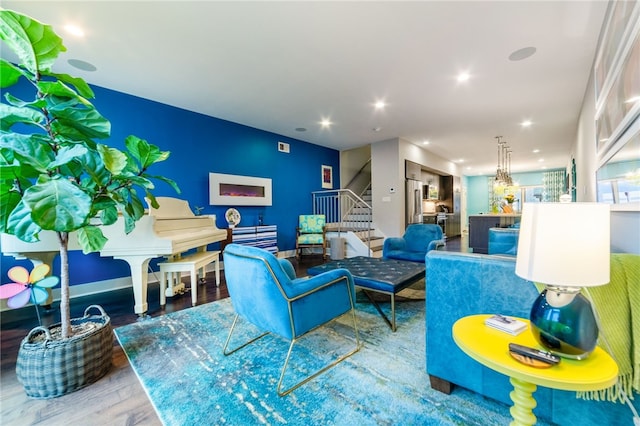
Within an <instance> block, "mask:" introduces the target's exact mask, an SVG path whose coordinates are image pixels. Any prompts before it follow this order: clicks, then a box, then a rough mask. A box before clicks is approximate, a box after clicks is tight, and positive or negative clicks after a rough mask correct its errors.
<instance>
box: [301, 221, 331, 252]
mask: <svg viewBox="0 0 640 426" xmlns="http://www.w3.org/2000/svg"><path fill="white" fill-rule="evenodd" d="M326 232H327V227H326V219H325V216H324V215H323V214H306V215H300V217H299V219H298V227H297V228H296V257H297V258H298V259H299V258H300V255H301V254H302V249H303V248H321V249H322V257H323V259H326V258H327V236H326Z"/></svg>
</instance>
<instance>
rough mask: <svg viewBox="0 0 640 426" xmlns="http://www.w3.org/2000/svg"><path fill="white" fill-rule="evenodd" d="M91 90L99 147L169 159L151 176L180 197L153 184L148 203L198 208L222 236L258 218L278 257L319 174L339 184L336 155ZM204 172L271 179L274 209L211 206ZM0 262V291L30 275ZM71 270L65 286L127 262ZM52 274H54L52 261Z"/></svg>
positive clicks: (291, 244) (123, 269) (95, 258)
mask: <svg viewBox="0 0 640 426" xmlns="http://www.w3.org/2000/svg"><path fill="white" fill-rule="evenodd" d="M92 88H93V89H94V92H95V95H96V97H95V99H93V100H92V102H93V104H94V105H95V106H96V108H97V109H98V111H100V113H101V114H102V115H103V116H105V117H106V118H107V119H109V120H110V121H111V126H112V128H111V137H110V139H108V140H106V141H101V142H102V143H106V144H108V145H110V146H114V147H117V148H119V149H124V139H125V138H126V137H127V136H128V135H131V134H133V135H136V136H138V137H140V138H143V139H146V140H147V141H148V142H149V143H152V144H154V145H157V146H159V147H160V149H161V150H164V151H171V156H170V157H169V159H168V160H167V161H165V162H163V163H158V164H156V165H154V166H153V167H152V168H151V169H150V173H151V174H154V175H162V176H166V177H168V178H170V179H173V180H174V181H176V182H177V184H178V186H179V187H180V189H181V191H182V193H181V194H176V193H175V191H174V190H173V188H171V187H170V186H169V185H167V184H165V183H164V182H159V183H158V184H157V187H156V190H155V191H154V195H156V196H167V197H177V198H182V199H184V200H188V201H189V204H190V205H191V208H192V209H194V210H195V207H203V210H202V211H201V214H215V215H216V224H217V226H218V228H227V223H226V221H225V219H224V213H225V211H226V210H227V209H228V208H229V207H235V208H236V209H237V210H238V211H239V212H240V215H241V216H242V220H241V222H240V225H239V226H253V225H257V224H258V216H259V215H262V216H263V218H264V224H265V225H277V226H278V248H279V250H281V251H284V250H293V249H294V248H295V228H296V226H297V223H298V215H300V214H308V213H311V211H312V198H311V192H313V191H318V190H321V189H322V183H321V173H320V171H321V166H322V165H328V166H332V167H333V173H334V176H333V182H340V175H339V173H340V172H339V170H340V167H339V161H340V153H339V151H337V150H334V149H329V148H325V147H322V146H319V145H314V144H311V143H308V142H305V141H302V140H298V139H292V138H288V137H285V136H282V135H278V134H274V133H270V132H267V131H263V130H259V129H256V128H252V127H248V126H243V125H240V124H237V123H232V122H229V121H225V120H221V119H218V118H214V117H209V116H206V115H203V114H198V113H194V112H191V111H187V110H184V109H180V108H175V107H172V106H169V105H165V104H161V103H158V102H153V101H150V100H148V99H142V98H139V97H135V96H131V95H127V94H124V93H120V92H115V91H112V90H108V89H104V88H101V87H95V86H92ZM23 89H24V87H19V88H17V90H14V88H12V89H11V93H12V94H16V95H18V96H21V95H23V96H24V98H25V99H29V98H30V97H31V96H32V95H31V94H30V92H26V93H29V94H28V95H25V94H24V93H20V92H21V91H22V90H23ZM159 90H163V89H162V88H159ZM278 142H286V143H288V144H289V145H290V153H283V152H279V151H278ZM210 172H215V173H227V174H235V175H245V176H255V177H262V178H270V179H272V190H273V205H272V206H265V207H254V206H250V207H244V206H210V205H209V173H210ZM215 246H218V244H215V245H214V247H215ZM212 248H213V247H212ZM1 261H2V264H1V273H2V278H1V280H2V281H1V283H5V282H9V279H8V277H7V270H8V269H9V268H11V267H12V266H14V265H16V264H21V265H24V266H26V267H27V268H28V269H31V264H30V262H26V261H15V260H14V259H13V258H12V257H6V256H2V259H1ZM155 263H157V261H156V262H152V265H155ZM69 265H70V273H69V275H70V283H71V285H77V284H84V283H90V282H94V281H100V280H106V279H112V278H119V277H124V276H129V275H130V274H129V268H128V265H127V263H126V262H125V261H123V260H113V259H110V258H102V257H100V256H99V254H97V253H93V254H90V255H87V256H85V255H83V254H82V253H81V252H75V253H72V254H71V256H70V262H69ZM154 269H155V266H154ZM53 274H54V275H59V274H60V270H59V260H58V257H56V262H55V264H54V270H53Z"/></svg>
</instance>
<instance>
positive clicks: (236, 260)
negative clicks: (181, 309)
mask: <svg viewBox="0 0 640 426" xmlns="http://www.w3.org/2000/svg"><path fill="white" fill-rule="evenodd" d="M224 271H225V277H226V282H227V288H228V290H229V296H230V298H231V303H232V305H233V308H234V310H235V313H236V316H235V318H234V320H233V324H232V326H231V329H230V330H229V335H228V337H227V341H226V342H225V344H224V348H223V352H224V354H225V355H230V354H232V353H234V352H235V351H237V350H239V349H242V348H244V347H245V346H247V345H249V344H250V343H252V342H254V341H256V340H258V339H260V338H261V337H264V336H266V335H267V334H269V333H273V334H275V335H278V336H281V337H283V338H285V339H287V340H289V341H290V345H289V351H288V352H287V355H286V357H285V359H284V365H283V367H282V371H281V373H280V379H279V380H278V385H277V392H278V395H280V396H284V395H287V394H288V393H290V392H291V391H293V390H295V389H297V388H298V387H300V386H302V385H303V384H305V383H307V382H308V381H309V380H311V379H313V378H314V377H317V376H318V375H320V374H322V373H323V372H325V371H326V370H328V369H329V368H331V367H333V366H335V365H336V364H338V363H340V362H341V361H343V360H345V359H346V358H348V357H349V356H351V355H353V354H354V353H356V352H357V351H358V350H359V349H360V346H361V345H360V338H359V334H358V327H357V324H356V316H355V308H354V303H355V287H354V284H353V277H352V275H351V273H350V272H349V271H347V270H346V269H335V270H332V271H327V272H324V273H322V274H319V275H316V276H314V277H310V278H308V277H305V278H296V273H295V270H294V268H293V266H292V265H291V263H290V262H289V261H288V260H287V259H277V258H276V257H275V256H274V255H273V254H272V253H270V252H268V251H266V250H263V249H260V248H257V247H251V246H244V245H239V244H229V245H227V246H226V247H225V249H224ZM344 314H351V319H352V321H353V330H354V334H355V347H354V348H353V349H352V350H350V351H349V352H348V353H346V354H344V355H341V356H340V357H338V358H337V359H335V360H334V361H333V362H331V363H330V364H328V365H326V366H324V367H323V368H321V369H320V370H318V371H316V372H315V373H313V374H311V375H309V376H307V377H306V378H304V379H303V380H301V381H299V382H297V383H296V384H294V385H291V386H289V387H288V388H287V389H284V390H283V389H282V387H283V379H284V376H285V372H286V370H287V365H288V364H289V360H290V358H291V355H292V352H293V347H294V344H295V343H296V341H297V340H298V339H300V338H301V337H302V336H304V335H305V334H307V333H308V332H310V331H311V330H313V329H315V328H317V327H319V326H321V325H324V324H326V323H328V322H330V321H332V320H334V319H337V318H338V317H341V316H342V315H344ZM239 319H242V320H243V321H247V322H249V323H251V324H253V325H254V326H256V327H257V328H259V329H260V330H263V331H264V333H263V334H261V335H259V336H257V337H255V338H253V339H251V340H249V341H248V342H245V343H241V344H239V346H236V347H235V348H234V349H228V347H229V343H230V342H231V338H232V334H233V332H234V329H235V328H236V326H237V324H238V320H239ZM283 355H284V354H283Z"/></svg>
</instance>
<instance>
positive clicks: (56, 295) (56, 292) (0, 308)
mask: <svg viewBox="0 0 640 426" xmlns="http://www.w3.org/2000/svg"><path fill="white" fill-rule="evenodd" d="M223 269H224V264H223V262H220V270H223ZM205 270H206V271H207V272H213V271H214V270H215V267H214V264H213V263H212V264H210V265H207V267H206V268H205ZM182 275H183V276H186V275H188V273H183V274H182ZM159 281H160V276H159V275H158V272H157V271H153V272H150V273H149V274H148V275H147V286H150V285H158V283H159ZM131 286H132V284H131V277H122V278H113V279H110V280H103V281H94V282H91V283H86V284H78V285H73V286H71V287H69V298H70V299H71V300H73V299H75V298H78V297H83V296H91V295H94V294H100V293H105V292H108V291H114V290H121V289H123V288H130V287H131ZM52 296H53V300H54V301H59V300H60V288H54V289H53V295H52ZM31 305H32V304H31V303H28V304H26V305H25V306H31ZM9 310H11V308H9V307H8V306H7V300H6V299H1V300H0V312H4V311H9Z"/></svg>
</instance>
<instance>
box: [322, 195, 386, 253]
mask: <svg viewBox="0 0 640 426" xmlns="http://www.w3.org/2000/svg"><path fill="white" fill-rule="evenodd" d="M312 195H313V213H314V214H323V215H325V217H326V221H327V240H328V241H329V244H331V242H332V240H333V241H334V243H335V242H338V241H339V240H337V239H338V238H340V239H344V242H345V257H354V256H367V257H382V244H383V242H384V235H381V234H380V233H379V232H378V231H377V230H376V229H375V227H374V226H373V220H372V219H373V213H372V208H371V190H370V188H367V189H366V190H365V191H364V192H363V194H362V196H359V195H357V194H355V193H354V192H353V191H351V190H350V189H336V190H327V191H316V192H314V193H313V194H312ZM330 252H331V249H330Z"/></svg>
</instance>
